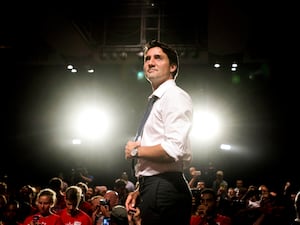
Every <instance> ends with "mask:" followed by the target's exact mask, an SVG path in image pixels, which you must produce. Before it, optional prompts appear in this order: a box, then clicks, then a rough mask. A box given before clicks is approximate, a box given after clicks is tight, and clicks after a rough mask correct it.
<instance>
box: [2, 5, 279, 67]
mask: <svg viewBox="0 0 300 225" xmlns="http://www.w3.org/2000/svg"><path fill="white" fill-rule="evenodd" d="M3 11H4V12H3ZM2 12H3V13H2V15H1V18H2V19H1V31H0V32H1V36H0V46H1V48H0V56H1V59H2V60H4V61H6V62H7V61H9V62H13V63H20V64H22V63H26V64H35V65H43V64H44V65H61V64H66V63H69V62H80V63H90V64H98V63H101V62H103V58H102V57H103V54H106V53H108V54H112V53H117V54H118V55H119V54H120V53H122V52H126V53H127V54H128V55H129V56H130V55H131V54H132V53H137V52H138V51H139V50H140V49H141V46H142V44H143V43H145V42H146V41H148V40H150V39H159V40H161V41H165V42H167V43H169V44H172V45H174V46H175V47H176V48H177V50H178V51H179V52H180V53H181V52H183V51H188V52H189V54H190V55H193V57H198V58H197V59H198V60H196V61H195V63H200V64H201V63H202V64H203V63H204V64H205V63H208V62H210V61H211V60H214V59H215V57H222V58H226V57H230V58H233V57H235V58H238V60H239V61H242V62H245V63H252V62H257V61H259V62H262V61H266V60H269V58H270V57H271V56H272V47H273V46H272V43H273V41H271V39H274V36H273V35H275V34H276V33H277V27H276V30H275V26H274V23H276V22H275V21H274V17H273V15H272V13H273V12H272V11H271V12H270V11H269V10H268V8H267V6H264V5H262V4H261V3H258V2H257V3H255V1H246V2H245V1H243V4H242V3H240V2H238V1H207V0H205V1H199V2H198V3H197V4H196V3H194V1H190V0H189V1H185V3H184V4H182V3H181V4H179V3H175V2H173V1H167V0H164V1H148V0H142V1H137V0H126V1H117V0H115V1H108V2H106V3H105V4H104V3H103V5H102V4H100V5H99V6H97V7H95V6H94V5H92V4H88V3H84V4H77V5H76V4H75V5H71V6H68V7H67V6H64V7H63V6H61V7H59V6H51V5H46V6H43V7H42V6H35V7H31V6H26V5H24V6H22V5H18V6H15V5H14V6H7V7H6V8H5V7H3V9H2Z"/></svg>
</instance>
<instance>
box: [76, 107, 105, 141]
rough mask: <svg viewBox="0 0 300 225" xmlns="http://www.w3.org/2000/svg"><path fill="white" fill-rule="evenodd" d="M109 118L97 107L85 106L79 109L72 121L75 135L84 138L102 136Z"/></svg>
mask: <svg viewBox="0 0 300 225" xmlns="http://www.w3.org/2000/svg"><path fill="white" fill-rule="evenodd" d="M108 121H109V118H108V117H107V115H106V114H105V113H104V112H103V111H101V110H99V109H97V108H93V107H90V108H86V109H85V110H83V111H81V112H80V113H79V114H78V115H77V116H76V117H75V121H74V131H75V133H76V135H78V136H79V137H82V138H85V139H99V138H102V137H103V136H104V135H105V134H106V132H107V128H108V124H109V122H108Z"/></svg>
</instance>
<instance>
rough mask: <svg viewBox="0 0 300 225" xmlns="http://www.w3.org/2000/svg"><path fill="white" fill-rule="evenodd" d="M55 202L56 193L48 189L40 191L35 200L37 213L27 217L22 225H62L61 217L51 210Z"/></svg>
mask: <svg viewBox="0 0 300 225" xmlns="http://www.w3.org/2000/svg"><path fill="white" fill-rule="evenodd" d="M55 202H56V193H55V191H53V190H52V189H50V188H45V189H42V190H40V192H39V193H38V195H37V198H36V206H37V209H38V212H37V213H35V214H33V215H30V216H27V217H26V218H25V220H24V222H23V225H39V224H47V225H63V221H62V219H61V217H60V216H59V215H57V214H54V213H53V212H52V210H51V208H52V207H54V205H55Z"/></svg>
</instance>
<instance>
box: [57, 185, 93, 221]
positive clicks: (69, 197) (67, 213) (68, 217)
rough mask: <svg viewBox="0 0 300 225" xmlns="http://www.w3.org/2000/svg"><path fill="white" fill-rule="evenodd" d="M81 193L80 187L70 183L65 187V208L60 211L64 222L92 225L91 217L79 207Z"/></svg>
mask: <svg viewBox="0 0 300 225" xmlns="http://www.w3.org/2000/svg"><path fill="white" fill-rule="evenodd" d="M81 195H82V190H81V188H80V187H78V186H74V185H72V186H70V187H68V188H67V190H66V194H65V201H66V208H65V209H63V210H62V212H61V218H62V220H63V222H64V224H75V225H76V224H80V225H92V218H91V217H90V216H89V215H88V214H87V213H85V212H84V211H83V210H81V209H79V204H80V201H81Z"/></svg>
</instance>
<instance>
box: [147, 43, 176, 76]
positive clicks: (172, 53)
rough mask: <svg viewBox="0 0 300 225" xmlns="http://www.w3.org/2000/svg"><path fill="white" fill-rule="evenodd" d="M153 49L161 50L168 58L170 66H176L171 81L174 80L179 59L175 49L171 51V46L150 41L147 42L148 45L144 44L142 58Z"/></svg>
mask: <svg viewBox="0 0 300 225" xmlns="http://www.w3.org/2000/svg"><path fill="white" fill-rule="evenodd" d="M154 47H159V48H161V49H162V50H163V52H164V53H165V54H166V55H167V56H168V58H169V60H170V64H171V65H172V64H174V65H176V67H177V68H176V70H175V71H174V72H173V73H172V76H173V79H176V77H177V75H178V71H179V59H178V54H177V52H176V50H175V49H173V48H172V47H171V46H169V45H167V44H166V43H163V42H160V41H157V40H152V41H149V42H148V43H146V44H145V46H144V56H145V55H146V53H147V52H148V50H149V49H151V48H154Z"/></svg>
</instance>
